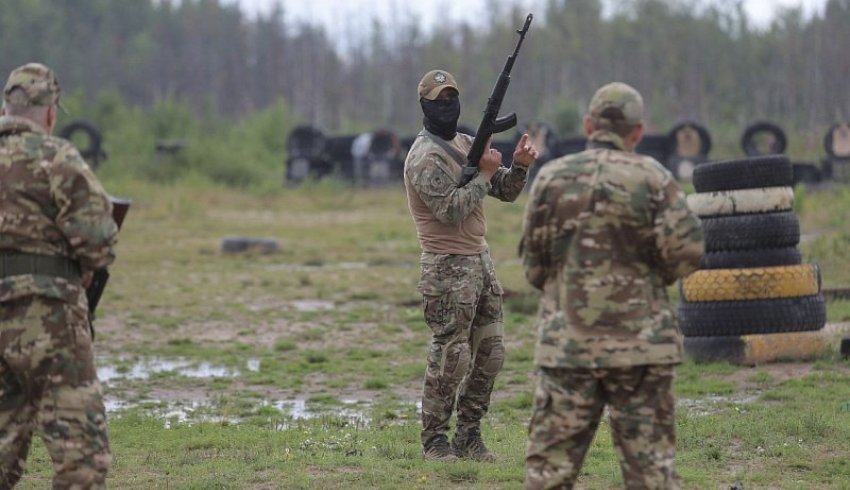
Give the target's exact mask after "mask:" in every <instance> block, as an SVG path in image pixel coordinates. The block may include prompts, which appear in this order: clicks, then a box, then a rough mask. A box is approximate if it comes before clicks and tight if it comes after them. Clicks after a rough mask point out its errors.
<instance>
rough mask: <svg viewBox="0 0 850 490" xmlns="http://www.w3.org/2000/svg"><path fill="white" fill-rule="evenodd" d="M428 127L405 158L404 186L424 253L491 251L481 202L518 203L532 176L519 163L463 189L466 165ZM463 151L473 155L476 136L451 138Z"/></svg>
mask: <svg viewBox="0 0 850 490" xmlns="http://www.w3.org/2000/svg"><path fill="white" fill-rule="evenodd" d="M433 138H438V136H435V135H430V134H428V133H426V132H425V131H423V132H422V133H420V134H419V136H418V137H417V138H416V141H414V143H413V146H412V147H411V148H410V151H409V152H408V154H407V159H406V160H405V162H404V186H405V189H406V190H407V201H408V207H409V209H410V214H411V215H412V216H413V221H414V223H415V224H416V232H417V235H418V237H419V243H420V245H421V246H422V250H423V251H424V252H430V253H438V254H455V255H477V254H480V253H482V252H484V251H485V250H486V249H487V240H486V239H485V238H484V236H485V234H486V233H487V219H486V217H485V215H484V208H483V207H482V201H483V199H484V197H485V196H487V195H488V194H490V195H492V196H494V197H497V198H499V199H501V200H503V201H514V200H515V199H516V198H517V196H519V194H520V192H522V189H523V187H525V182H526V178H527V171H526V169H525V168H523V167H520V166H518V165H517V166H514V167H512V168H511V170H508V169H506V168H502V169H499V171H498V172H496V175H494V176H493V178H492V179H490V180H489V181H487V180H485V179H484V177H482V176H480V175H478V176H476V177H475V178H474V179H472V181H470V182H469V183H468V184H467V185H465V186H463V187H458V186H457V183H458V182H459V181H460V178H461V173H462V171H463V168H462V163H465V162H457V161H456V160H455V159H454V158H452V156H451V155H449V153H448V152H447V151H446V150H445V149H443V148H442V147H441V146H440V145H439V144H437V143H436V142H435V141H434V140H433ZM448 143H449V144H450V145H452V146H453V147H454V148H455V149H457V150H458V152H459V153H460V154H462V155H466V154H467V153H469V149H470V147H471V146H472V137H470V136H468V135H465V134H461V133H458V135H457V136H455V138H454V139H453V140H452V141H450V142H448Z"/></svg>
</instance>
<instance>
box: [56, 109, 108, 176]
mask: <svg viewBox="0 0 850 490" xmlns="http://www.w3.org/2000/svg"><path fill="white" fill-rule="evenodd" d="M77 133H84V134H85V135H86V138H87V139H88V145H86V146H85V147H80V148H78V150H79V152H80V156H82V157H83V159H84V160H85V161H86V162H87V163H88V164H89V165H91V167H92V168H94V169H97V167H98V166H99V164H100V160H101V159H104V158H105V157H106V154H105V153H104V152H103V148H102V145H103V136H102V135H101V134H100V131H99V130H98V129H97V127H95V125H94V124H92V123H90V122H88V121H83V120H75V121H71V122H70V123H68V124H66V125H65V126H63V127H62V130H61V131H59V132H58V133H57V136H59V137H60V138H63V139H66V140H70V139H72V138H73V137H74V135H75V134H77Z"/></svg>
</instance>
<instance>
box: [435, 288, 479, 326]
mask: <svg viewBox="0 0 850 490" xmlns="http://www.w3.org/2000/svg"><path fill="white" fill-rule="evenodd" d="M422 304H423V310H424V314H425V323H426V324H427V325H428V327H429V328H430V329H431V332H432V333H433V334H434V336H437V337H445V336H447V335H452V334H454V333H456V332H458V331H461V330H467V331H468V328H469V327H470V326H471V325H472V320H473V318H474V317H475V304H474V297H473V295H471V294H469V293H468V292H466V291H448V292H446V293H443V294H441V295H439V296H431V295H423V296H422Z"/></svg>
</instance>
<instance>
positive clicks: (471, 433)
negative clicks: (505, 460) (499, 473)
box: [452, 427, 496, 463]
mask: <svg viewBox="0 0 850 490" xmlns="http://www.w3.org/2000/svg"><path fill="white" fill-rule="evenodd" d="M452 451H454V453H455V454H456V455H457V456H458V457H459V458H466V459H471V460H474V461H483V462H485V463H495V462H496V456H494V455H493V453H491V452H490V450H489V449H487V446H485V445H484V441H482V440H481V428H480V427H473V428H470V429H466V430H461V429H458V430H457V432H455V436H454V438H452Z"/></svg>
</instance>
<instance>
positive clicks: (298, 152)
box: [286, 125, 327, 159]
mask: <svg viewBox="0 0 850 490" xmlns="http://www.w3.org/2000/svg"><path fill="white" fill-rule="evenodd" d="M326 144H327V143H326V138H325V135H324V133H322V131H321V130H320V129H319V128H316V127H313V126H309V125H302V126H296V127H295V128H293V129H292V131H290V133H289V136H288V137H287V138H286V150H287V153H288V154H289V157H290V158H306V159H316V158H321V157H322V155H324V153H325V145H326Z"/></svg>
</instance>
